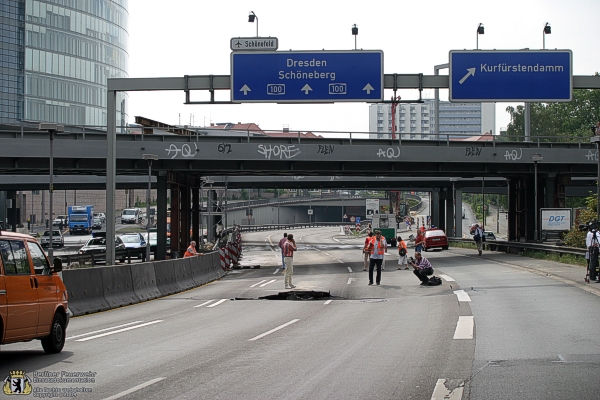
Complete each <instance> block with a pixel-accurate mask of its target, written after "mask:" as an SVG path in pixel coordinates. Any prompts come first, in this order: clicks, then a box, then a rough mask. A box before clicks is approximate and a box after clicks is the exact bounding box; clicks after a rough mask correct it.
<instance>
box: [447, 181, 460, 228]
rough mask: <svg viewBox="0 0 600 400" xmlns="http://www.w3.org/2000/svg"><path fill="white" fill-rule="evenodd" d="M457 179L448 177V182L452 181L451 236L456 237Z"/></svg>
mask: <svg viewBox="0 0 600 400" xmlns="http://www.w3.org/2000/svg"><path fill="white" fill-rule="evenodd" d="M457 181H458V178H450V182H452V237H456V182H457ZM461 216H462V215H461Z"/></svg>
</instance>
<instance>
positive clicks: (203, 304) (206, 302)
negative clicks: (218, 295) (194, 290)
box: [194, 299, 215, 308]
mask: <svg viewBox="0 0 600 400" xmlns="http://www.w3.org/2000/svg"><path fill="white" fill-rule="evenodd" d="M212 301H215V299H212V300H209V301H205V302H204V303H202V304H198V305H197V306H194V308H198V307H202V306H205V305H207V304H208V303H210V302H212Z"/></svg>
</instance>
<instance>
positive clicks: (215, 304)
mask: <svg viewBox="0 0 600 400" xmlns="http://www.w3.org/2000/svg"><path fill="white" fill-rule="evenodd" d="M226 301H227V299H221V300H219V301H217V302H216V303H213V304H211V305H210V306H206V308H211V307H216V306H218V305H219V304H221V303H225V302H226Z"/></svg>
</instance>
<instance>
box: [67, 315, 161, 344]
mask: <svg viewBox="0 0 600 400" xmlns="http://www.w3.org/2000/svg"><path fill="white" fill-rule="evenodd" d="M159 322H163V320H162V319H157V320H156V321H152V322H146V323H145V324H141V325H135V326H130V327H129V328H123V329H119V330H118V331H112V332H106V333H102V334H100V335H96V336H90V337H87V338H83V339H77V340H76V342H85V341H88V340H92V339H97V338H100V337H103V336H108V335H114V334H115V333H121V332H125V331H130V330H132V329H137V328H142V327H144V326H148V325H152V324H158V323H159Z"/></svg>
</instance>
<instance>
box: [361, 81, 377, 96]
mask: <svg viewBox="0 0 600 400" xmlns="http://www.w3.org/2000/svg"><path fill="white" fill-rule="evenodd" d="M362 90H366V91H367V94H371V90H375V88H374V87H373V86H371V84H370V83H367V86H365V87H364V88H362Z"/></svg>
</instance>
